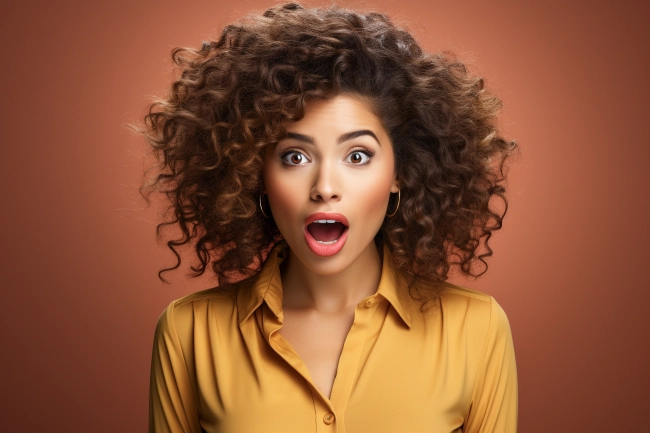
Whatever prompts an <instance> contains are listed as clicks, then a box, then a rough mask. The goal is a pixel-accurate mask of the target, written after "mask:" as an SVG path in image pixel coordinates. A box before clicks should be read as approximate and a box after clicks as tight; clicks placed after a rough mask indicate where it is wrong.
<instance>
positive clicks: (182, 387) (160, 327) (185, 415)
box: [149, 302, 201, 433]
mask: <svg viewBox="0 0 650 433" xmlns="http://www.w3.org/2000/svg"><path fill="white" fill-rule="evenodd" d="M173 313H174V302H172V303H171V304H170V305H169V306H168V307H167V308H166V309H165V311H163V313H162V314H161V315H160V318H159V319H158V323H157V324H156V331H155V334H154V341H153V353H152V356H151V378H150V379H151V380H150V386H149V433H198V432H200V431H201V428H200V424H199V415H198V411H197V409H196V404H195V403H194V397H193V396H192V388H191V385H190V379H189V375H188V373H187V368H186V367H185V359H184V357H183V352H182V350H181V346H180V342H179V341H178V335H177V333H176V328H175V326H174V317H173Z"/></svg>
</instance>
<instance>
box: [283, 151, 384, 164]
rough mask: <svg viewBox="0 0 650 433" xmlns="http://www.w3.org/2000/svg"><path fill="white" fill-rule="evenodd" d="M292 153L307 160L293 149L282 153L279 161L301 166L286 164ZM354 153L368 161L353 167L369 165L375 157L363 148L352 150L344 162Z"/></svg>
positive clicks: (371, 152) (373, 153) (372, 152)
mask: <svg viewBox="0 0 650 433" xmlns="http://www.w3.org/2000/svg"><path fill="white" fill-rule="evenodd" d="M294 153H298V154H300V155H302V157H303V158H305V159H307V160H308V158H307V156H306V155H305V154H304V153H302V152H301V151H299V150H293V149H290V150H287V151H286V152H284V153H283V154H282V155H280V159H281V160H282V161H283V162H284V163H285V164H286V165H289V166H297V165H302V164H291V163H289V162H287V157H288V156H289V155H292V154H294ZM355 153H361V154H363V155H366V157H367V158H368V160H367V161H366V162H361V163H353V165H366V164H369V163H370V160H371V159H372V157H373V156H374V155H375V152H374V151H372V150H368V149H364V148H358V149H353V150H352V151H351V152H350V153H349V154H348V156H347V157H346V160H347V159H348V158H349V157H350V156H351V155H353V154H355Z"/></svg>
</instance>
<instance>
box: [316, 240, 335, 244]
mask: <svg viewBox="0 0 650 433" xmlns="http://www.w3.org/2000/svg"><path fill="white" fill-rule="evenodd" d="M336 241H338V239H334V240H333V241H329V242H325V241H316V242H318V243H319V244H323V245H332V244H335V243H336Z"/></svg>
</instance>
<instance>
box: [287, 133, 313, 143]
mask: <svg viewBox="0 0 650 433" xmlns="http://www.w3.org/2000/svg"><path fill="white" fill-rule="evenodd" d="M287 138H293V139H294V140H298V141H304V142H305V143H309V144H314V138H313V137H310V136H309V135H305V134H298V133H297V132H287Z"/></svg>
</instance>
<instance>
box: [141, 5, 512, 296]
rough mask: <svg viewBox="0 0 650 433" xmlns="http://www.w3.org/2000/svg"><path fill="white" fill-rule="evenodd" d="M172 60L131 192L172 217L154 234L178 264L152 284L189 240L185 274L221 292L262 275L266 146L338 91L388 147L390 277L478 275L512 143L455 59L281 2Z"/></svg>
mask: <svg viewBox="0 0 650 433" xmlns="http://www.w3.org/2000/svg"><path fill="white" fill-rule="evenodd" d="M172 59H173V62H174V64H175V65H177V66H178V67H179V68H180V71H181V74H180V78H179V79H178V80H176V81H175V82H174V83H173V84H172V87H171V93H170V95H169V96H168V97H167V98H166V99H161V100H157V101H155V102H154V103H153V104H152V105H151V106H150V107H149V110H148V112H147V114H146V116H145V119H144V120H145V123H144V125H141V126H140V127H138V128H139V132H141V133H143V134H144V135H145V137H146V139H147V141H148V142H149V143H150V144H151V145H152V146H153V151H154V154H155V155H156V157H157V158H158V160H159V162H160V166H159V168H160V171H159V173H158V174H157V176H156V177H155V180H154V181H153V182H150V183H147V181H145V183H144V184H143V186H142V187H141V193H143V191H146V192H145V193H143V196H144V197H145V198H148V196H149V195H150V194H151V192H153V191H155V190H158V191H161V192H163V193H164V194H165V195H166V196H167V197H168V199H169V200H170V202H171V204H170V206H169V209H168V210H172V211H173V214H174V217H173V219H171V220H169V221H166V222H163V223H161V224H158V226H157V230H156V233H157V235H158V236H159V237H160V236H161V231H160V229H161V228H162V227H163V226H168V225H178V226H179V227H180V229H181V230H182V233H183V235H182V237H181V238H180V239H176V240H171V241H168V242H167V245H168V247H169V248H170V249H171V250H172V252H173V253H174V254H175V255H176V258H177V263H176V265H175V266H174V267H171V268H167V269H163V270H162V271H160V272H159V277H160V278H161V279H163V278H162V276H161V273H162V272H165V271H169V270H172V269H176V268H178V267H179V265H180V262H181V259H180V255H179V254H178V252H177V251H176V247H178V246H182V245H186V244H188V243H190V242H191V241H192V240H193V239H194V238H196V239H197V240H196V245H195V252H196V255H197V256H198V259H199V261H200V265H199V266H198V267H194V266H192V267H191V269H192V271H193V272H194V273H193V276H195V277H198V276H200V275H202V274H203V273H204V272H205V270H206V268H207V267H208V266H211V268H212V270H213V272H214V273H215V274H216V276H217V278H218V281H219V285H220V286H223V287H224V288H228V287H233V286H232V283H233V282H234V281H237V280H241V279H242V278H248V277H253V276H254V275H255V274H256V273H257V272H258V271H259V269H260V267H261V265H262V263H263V262H264V260H265V258H266V256H267V254H268V252H269V251H270V249H271V248H272V247H273V246H274V245H275V244H276V243H278V242H281V241H282V235H281V234H280V232H279V231H278V228H277V226H276V225H275V223H274V221H273V219H272V218H268V219H267V218H265V217H264V216H263V215H262V213H261V212H260V210H259V207H258V203H259V202H258V198H259V194H260V190H261V182H262V178H261V173H262V167H263V155H264V151H265V148H266V147H267V146H270V145H273V144H275V143H277V142H278V141H280V140H281V139H283V138H284V137H286V131H285V129H284V127H283V124H286V122H290V121H296V120H299V119H301V118H302V117H303V116H304V113H305V104H306V102H308V101H309V100H313V99H324V98H330V97H332V96H334V95H337V94H341V93H347V94H353V95H358V96H361V97H363V98H364V99H365V100H369V101H371V104H372V106H373V109H374V110H375V113H376V114H377V115H378V117H379V118H380V119H381V121H382V122H383V125H384V127H385V129H386V131H387V132H388V134H389V136H390V138H391V140H392V143H393V148H394V152H395V161H396V162H395V163H396V172H397V179H398V180H399V182H400V188H401V203H400V205H399V210H398V212H397V214H396V215H395V216H394V217H392V218H386V219H385V221H384V223H383V225H382V227H381V229H380V231H379V233H378V235H377V238H376V241H377V243H378V244H384V243H385V244H386V245H387V246H388V248H389V250H390V252H391V257H392V260H393V265H394V266H395V267H396V268H397V269H399V270H401V271H403V272H404V273H405V274H406V275H408V276H411V277H412V278H411V281H413V282H414V281H426V282H430V283H434V284H430V286H431V287H435V286H436V284H435V283H441V282H444V281H445V280H446V279H447V276H448V272H449V270H450V267H451V266H452V265H458V266H459V268H460V270H461V271H462V272H463V273H465V274H467V275H471V276H478V275H481V274H482V273H484V272H485V270H487V263H486V262H485V258H486V257H488V256H491V255H492V250H491V249H490V247H489V246H488V241H489V239H490V236H491V235H492V233H493V232H494V231H495V230H498V229H500V228H501V224H502V219H503V217H504V215H505V211H506V209H507V201H506V199H505V196H504V192H505V189H504V187H503V186H502V185H501V183H502V182H503V180H504V178H505V174H504V162H505V160H506V158H507V157H508V155H509V154H511V153H512V152H513V151H514V150H515V149H516V144H515V143H514V142H509V141H506V140H504V138H502V137H501V136H500V135H499V133H498V131H497V123H496V114H497V111H498V110H499V108H500V106H501V101H500V100H499V99H498V98H497V97H495V96H493V95H491V94H490V93H488V92H487V91H486V90H485V89H484V85H483V79H481V78H479V77H475V76H472V75H471V74H469V73H468V71H467V69H466V67H465V66H464V65H463V64H462V63H460V62H459V61H458V60H457V59H456V58H455V57H454V56H453V55H451V54H449V53H440V54H435V55H430V54H426V53H424V52H423V51H422V49H421V48H420V47H419V46H418V44H417V43H416V41H415V40H414V38H413V37H412V36H411V35H410V34H409V33H408V32H407V31H405V30H403V29H400V28H397V27H396V26H395V25H393V23H392V22H391V21H390V20H389V18H387V17H386V16H384V15H382V14H379V13H367V14H364V13H358V12H353V11H350V10H346V9H342V8H340V7H337V6H332V7H329V8H326V9H305V8H303V7H302V6H300V5H299V4H296V3H288V4H285V5H282V6H278V7H273V8H271V9H268V10H267V11H266V12H264V13H263V14H262V16H250V17H248V18H246V19H244V20H242V21H241V22H239V23H237V24H232V25H228V26H226V27H225V28H224V30H223V33H222V34H221V36H220V37H219V38H218V39H217V40H212V41H206V42H203V45H202V46H201V48H200V49H193V48H175V49H174V50H173V51H172ZM494 197H497V198H500V199H501V203H503V204H505V206H503V209H502V210H501V211H498V210H495V209H493V208H492V207H491V206H490V202H491V199H492V198H494ZM394 205H395V203H392V202H391V205H389V208H390V209H393V206H394ZM481 246H482V252H481V251H480V250H481ZM477 261H479V262H481V263H482V266H481V268H482V271H481V272H477V271H476V270H475V269H474V268H475V266H474V263H475V262H477ZM163 280H164V279H163ZM432 290H433V289H432Z"/></svg>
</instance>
